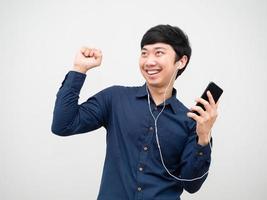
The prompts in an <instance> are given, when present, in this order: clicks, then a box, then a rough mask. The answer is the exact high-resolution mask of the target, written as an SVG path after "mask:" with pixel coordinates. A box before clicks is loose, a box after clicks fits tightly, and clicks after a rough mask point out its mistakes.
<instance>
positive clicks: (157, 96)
mask: <svg viewBox="0 0 267 200" xmlns="http://www.w3.org/2000/svg"><path fill="white" fill-rule="evenodd" d="M148 89H149V92H150V94H151V96H152V98H153V100H154V103H155V104H156V106H158V105H160V104H161V103H163V102H164V93H165V90H166V88H158V87H153V86H149V85H148ZM172 90H173V86H172V85H170V86H169V88H168V89H167V91H166V95H165V100H167V99H168V98H170V97H171V96H172Z"/></svg>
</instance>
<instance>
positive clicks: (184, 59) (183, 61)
mask: <svg viewBox="0 0 267 200" xmlns="http://www.w3.org/2000/svg"><path fill="white" fill-rule="evenodd" d="M187 61H188V58H187V56H186V55H183V56H182V58H180V60H178V61H177V62H176V63H175V67H176V68H177V69H179V70H181V69H183V68H184V67H185V65H186V63H187Z"/></svg>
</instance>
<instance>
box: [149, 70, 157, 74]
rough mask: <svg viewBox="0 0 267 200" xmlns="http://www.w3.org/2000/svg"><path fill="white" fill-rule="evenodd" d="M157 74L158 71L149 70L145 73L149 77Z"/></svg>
mask: <svg viewBox="0 0 267 200" xmlns="http://www.w3.org/2000/svg"><path fill="white" fill-rule="evenodd" d="M158 72H159V71H158V70H149V71H147V73H148V74H149V75H153V74H157V73H158Z"/></svg>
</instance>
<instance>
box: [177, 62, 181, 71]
mask: <svg viewBox="0 0 267 200" xmlns="http://www.w3.org/2000/svg"><path fill="white" fill-rule="evenodd" d="M176 66H177V69H178V70H179V69H181V66H182V62H181V61H179V62H177V65H176Z"/></svg>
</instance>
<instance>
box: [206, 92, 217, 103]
mask: <svg viewBox="0 0 267 200" xmlns="http://www.w3.org/2000/svg"><path fill="white" fill-rule="evenodd" d="M207 96H208V98H209V103H210V105H211V106H212V107H214V106H215V105H216V103H215V101H214V98H213V96H212V94H211V92H210V91H207Z"/></svg>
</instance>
